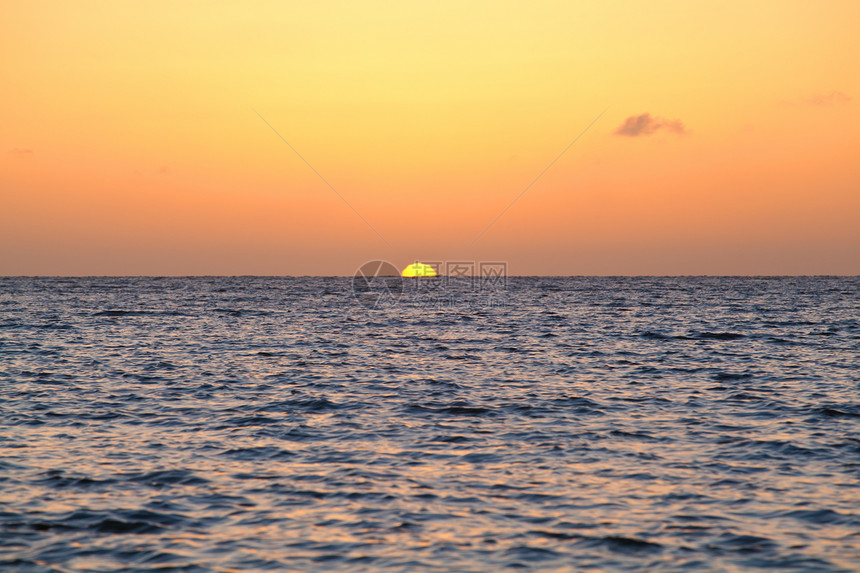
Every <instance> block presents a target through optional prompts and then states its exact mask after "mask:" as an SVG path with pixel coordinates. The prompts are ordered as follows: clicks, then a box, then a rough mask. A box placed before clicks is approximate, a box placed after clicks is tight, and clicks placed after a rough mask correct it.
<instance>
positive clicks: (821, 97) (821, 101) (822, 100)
mask: <svg viewBox="0 0 860 573" xmlns="http://www.w3.org/2000/svg"><path fill="white" fill-rule="evenodd" d="M850 101H851V96H849V95H847V94H844V93H842V92H837V91H833V92H830V93H829V94H816V95H814V96H812V97H809V98H806V99H805V100H803V102H804V103H808V104H810V105H821V106H835V105H845V104H846V103H848V102H850Z"/></svg>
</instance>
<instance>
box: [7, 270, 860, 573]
mask: <svg viewBox="0 0 860 573" xmlns="http://www.w3.org/2000/svg"><path fill="white" fill-rule="evenodd" d="M351 284H352V283H351V280H350V279H346V278H217V277H216V278H83V279H78V278H75V279H65V278H57V279H31V278H11V279H10V278H6V279H0V569H2V570H3V571H7V570H8V571H26V572H29V571H33V572H36V571H40V572H41V571H63V572H70V571H115V570H122V571H138V570H140V571H149V570H157V571H209V570H215V571H254V570H277V571H313V570H325V571H330V570H336V571H377V570H385V571H416V570H417V571H436V570H438V571H504V570H523V569H525V570H541V571H598V570H639V571H688V570H703V571H746V570H771V571H773V570H778V571H782V570H798V571H858V570H860V314H859V313H860V311H859V310H858V307H860V279H858V278H856V277H855V278H827V277H822V278H509V279H508V281H507V286H506V288H503V287H502V286H500V285H494V286H493V289H489V290H488V289H485V288H484V286H485V285H480V284H479V285H472V284H467V281H465V280H463V281H461V282H459V283H456V282H452V283H451V284H448V283H444V284H443V281H442V280H441V279H435V282H433V283H431V282H428V279H425V281H424V282H423V283H421V284H419V285H417V286H416V285H415V284H409V285H407V291H406V293H405V294H404V296H403V298H402V299H401V300H400V301H399V302H398V303H396V304H388V305H385V306H384V307H383V308H380V309H368V308H365V306H363V305H362V304H361V302H362V300H361V299H357V298H355V297H353V296H352V294H351ZM428 285H429V286H428ZM416 289H417V291H416ZM365 294H366V293H365Z"/></svg>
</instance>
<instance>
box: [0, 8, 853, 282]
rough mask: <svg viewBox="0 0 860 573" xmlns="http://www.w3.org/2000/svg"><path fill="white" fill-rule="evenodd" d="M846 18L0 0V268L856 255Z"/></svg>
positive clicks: (709, 261)
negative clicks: (624, 130)
mask: <svg viewBox="0 0 860 573" xmlns="http://www.w3.org/2000/svg"><path fill="white" fill-rule="evenodd" d="M464 4H465V5H464ZM750 4H752V5H750ZM857 22H860V3H858V2H855V1H846V2H839V1H829V2H825V3H813V2H807V1H803V2H792V1H786V0H780V1H774V2H755V3H747V2H707V3H698V2H687V1H678V2H674V1H673V2H669V1H666V2H656V3H654V2H623V1H618V2H607V3H603V2H600V3H598V2H594V3H591V2H588V3H586V2H558V1H552V2H550V1H543V0H538V1H534V0H532V1H529V2H525V1H518V2H511V1H499V0H494V1H487V2H468V3H463V2H461V1H459V0H458V1H456V2H455V1H441V2H440V1H434V2H403V1H399V0H398V1H393V0H392V1H386V2H383V1H375V0H373V1H362V2H354V1H342V2H334V1H332V2H329V1H325V2H281V1H272V2H233V1H229V2H228V1H215V0H207V1H199V2H195V1H187V2H181V3H174V2H159V1H155V2H152V1H149V2H110V1H104V2H101V1H99V2H94V1H85V0H84V1H81V2H43V1H38V0H37V1H32V0H31V1H10V0H0V54H2V58H0V94H2V97H0V103H2V106H0V126H2V128H0V274H4V275H18V274H46V275H92V274H97V275H115V274H120V275H122V274H133V275H139V274H144V275H148V274H156V275H196V274H260V275H282V274H289V275H302V274H324V275H331V274H336V275H349V274H352V272H353V271H354V270H355V269H356V268H357V267H358V266H360V264H361V263H363V262H364V261H366V260H369V259H375V258H383V259H388V260H391V261H392V262H394V263H395V264H397V265H398V266H401V267H402V266H405V265H406V264H408V263H410V262H412V261H414V260H416V259H418V260H443V261H444V260H494V261H495V260H504V261H507V262H508V264H509V272H510V273H511V274H858V273H860V160H858V158H860V73H858V72H860V68H858V64H857V55H858V54H860V40H858V35H857V34H856V24H857ZM607 108H608V111H606V113H605V115H603V116H602V117H601V118H600V120H599V121H598V122H597V123H596V124H595V125H594V126H593V127H592V128H591V129H590V130H589V131H588V132H587V133H586V134H585V135H583V137H582V138H581V139H580V140H579V141H578V142H577V143H576V144H575V145H573V146H572V147H571V148H570V150H569V151H568V152H567V153H566V154H564V155H563V156H562V157H561V158H560V159H559V160H558V161H557V162H556V163H555V164H554V165H553V166H552V168H551V169H550V170H548V171H547V172H546V174H545V175H544V176H543V177H542V178H541V179H540V180H539V181H537V182H536V183H535V185H534V186H533V187H531V188H530V189H529V191H528V192H527V193H526V194H525V195H524V196H523V197H522V198H521V199H520V200H519V201H517V202H516V203H515V204H514V206H513V207H511V209H510V210H509V211H508V212H507V213H506V214H505V215H504V216H503V217H502V218H501V219H499V221H498V222H497V223H496V224H495V225H494V226H493V227H492V228H490V229H489V230H488V231H487V232H486V234H484V235H483V236H482V237H481V238H480V240H478V241H477V242H475V243H473V240H474V239H475V237H477V236H478V234H479V233H480V232H481V231H482V230H483V229H485V228H486V227H487V225H489V224H490V222H491V221H492V220H493V219H494V218H495V217H496V216H497V215H498V214H499V213H500V212H501V211H502V209H504V208H505V207H506V206H507V205H508V204H509V203H510V202H511V201H512V200H513V199H514V198H515V197H516V196H517V195H518V194H520V192H522V191H523V189H525V188H526V186H527V185H528V184H529V183H530V182H531V181H532V180H534V178H535V177H537V176H538V174H539V173H541V171H542V170H543V169H544V168H545V167H547V165H548V164H549V163H550V162H551V161H552V160H553V159H554V158H555V157H556V156H558V154H559V153H560V152H561V151H562V150H563V149H564V148H565V147H566V146H567V145H568V144H569V143H570V142H571V140H573V138H574V137H576V136H577V135H578V134H579V133H580V132H581V131H582V130H583V129H584V128H585V127H586V126H587V125H588V124H589V123H590V122H591V121H592V120H593V119H594V118H595V117H597V116H598V114H600V112H602V111H603V110H604V109H607ZM254 110H256V111H257V112H259V113H260V114H261V115H262V116H263V117H264V118H265V119H266V120H267V121H268V122H269V123H271V125H272V126H274V127H275V129H277V130H278V132H279V133H280V134H281V135H282V136H283V137H284V138H285V139H286V140H287V141H289V142H290V144H292V145H293V146H294V147H295V148H296V149H297V150H298V151H299V152H300V153H301V154H302V155H303V156H304V158H305V159H306V160H307V161H308V162H309V163H310V164H311V165H312V166H313V167H314V168H315V169H316V170H317V171H318V172H319V173H320V174H322V175H323V177H325V179H326V180H328V182H329V183H331V185H332V186H333V187H334V188H335V189H336V190H337V191H338V192H339V193H340V194H341V195H342V196H343V197H345V198H346V199H347V200H348V201H349V202H350V203H351V204H352V205H353V206H354V207H355V209H357V210H358V211H359V212H360V213H361V215H362V216H363V217H364V218H365V219H367V221H368V222H370V224H371V225H372V226H373V227H374V228H375V229H376V230H377V231H378V232H379V233H380V234H381V235H382V236H383V237H384V238H385V240H386V241H387V242H388V243H389V245H386V244H385V243H384V242H383V241H382V240H381V239H380V238H379V237H378V236H377V235H376V234H375V233H374V232H373V231H372V230H371V229H370V228H368V226H367V225H365V223H364V222H362V220H361V219H360V218H359V217H358V216H356V214H355V213H353V211H352V210H350V208H349V207H347V206H346V205H345V204H344V203H343V202H342V201H341V200H340V199H339V198H338V196H337V195H336V194H335V193H334V192H332V190H331V189H329V188H328V187H327V186H326V184H325V183H324V182H323V181H321V180H320V179H319V178H318V177H317V175H316V174H315V173H314V172H313V171H312V170H311V169H310V168H309V167H308V166H307V165H306V164H305V163H304V162H303V161H302V160H301V159H300V158H299V157H297V156H296V155H295V154H294V153H293V151H292V150H291V149H290V148H289V147H288V146H287V145H286V144H284V142H283V141H281V140H280V139H279V138H278V136H277V135H276V134H275V133H273V132H272V130H271V129H270V128H269V127H268V126H267V125H266V124H265V123H264V122H263V121H262V120H261V119H260V117H258V116H257V114H256V113H255V111H254ZM643 114H649V115H650V122H649V121H646V120H642V123H641V124H640V125H639V126H640V131H639V132H638V135H622V134H618V133H616V132H617V131H618V130H619V129H620V128H621V127H622V125H624V124H625V122H626V121H628V118H634V119H635V117H636V116H640V115H643ZM646 119H647V118H646ZM630 121H631V122H632V121H633V120H632V119H631V120H630ZM681 126H683V127H681ZM649 128H650V129H649ZM630 131H631V132H635V130H630Z"/></svg>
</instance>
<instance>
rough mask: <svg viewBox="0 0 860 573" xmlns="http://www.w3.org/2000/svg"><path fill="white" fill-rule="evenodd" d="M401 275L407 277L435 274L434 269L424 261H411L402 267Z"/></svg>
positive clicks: (429, 276) (430, 276) (433, 275)
mask: <svg viewBox="0 0 860 573" xmlns="http://www.w3.org/2000/svg"><path fill="white" fill-rule="evenodd" d="M400 274H401V276H403V277H407V278H425V277H426V278H432V277H435V276H436V269H434V268H433V267H432V266H430V265H426V264H424V263H418V262H415V263H412V264H411V265H409V266H407V267H406V268H405V269H403V272H402V273H400Z"/></svg>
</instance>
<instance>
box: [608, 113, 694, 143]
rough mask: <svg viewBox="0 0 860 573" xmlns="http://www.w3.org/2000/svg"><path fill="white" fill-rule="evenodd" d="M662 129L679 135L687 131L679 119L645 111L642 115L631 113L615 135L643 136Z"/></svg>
mask: <svg viewBox="0 0 860 573" xmlns="http://www.w3.org/2000/svg"><path fill="white" fill-rule="evenodd" d="M661 129H662V130H665V131H668V132H670V133H675V134H678V135H681V134H684V133H687V129H686V128H685V127H684V124H683V123H682V122H681V120H679V119H664V118H662V117H654V116H652V115H651V114H650V113H643V114H642V115H631V116H630V117H628V118H627V119H625V120H624V123H623V124H621V127H619V128H618V129H616V130H615V135H623V136H626V137H641V136H643V135H653V134H655V133H657V132H658V131H660V130H661Z"/></svg>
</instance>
